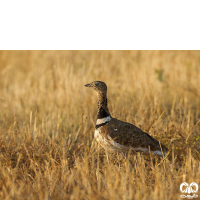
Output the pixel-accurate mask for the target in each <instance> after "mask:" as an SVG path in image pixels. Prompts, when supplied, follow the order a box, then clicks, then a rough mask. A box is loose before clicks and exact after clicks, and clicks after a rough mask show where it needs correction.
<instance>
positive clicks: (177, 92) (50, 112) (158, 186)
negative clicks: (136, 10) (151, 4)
mask: <svg viewBox="0 0 200 200" xmlns="http://www.w3.org/2000/svg"><path fill="white" fill-rule="evenodd" d="M94 80H101V81H104V82H106V84H107V85H108V101H109V105H108V106H109V109H110V113H111V114H112V116H113V117H117V118H118V119H121V120H124V121H127V122H130V123H133V124H135V125H136V126H138V127H140V128H141V129H142V130H144V131H146V132H148V133H149V134H150V135H152V136H153V137H155V138H156V139H158V140H160V141H161V142H162V143H163V144H165V145H166V146H167V147H168V148H169V149H170V153H169V155H168V156H167V157H166V158H165V159H154V158H145V157H144V156H142V155H140V154H137V155H134V154H131V153H130V154H129V155H128V157H125V156H122V155H116V154H109V160H107V159H106V156H105V152H104V150H103V149H101V148H99V147H98V145H97V144H96V142H95V140H94V139H93V134H94V129H95V128H94V127H95V121H96V112H97V99H96V94H95V92H94V91H92V90H90V89H88V88H85V87H84V85H85V84H87V83H90V82H92V81H94ZM199 88H200V51H1V52H0V199H8V200H10V199H11V200H12V199H23V200H24V199H37V200H38V199H41V200H44V199H48V200H53V199H59V200H62V199H71V200H73V199H79V200H80V199H92V200H94V199H140V200H147V199H148V200H151V199H152V200H156V199H158V200H160V199H162V200H163V199H166V200H169V199H179V198H180V195H181V192H180V184H181V183H182V182H184V181H186V182H188V183H189V184H190V183H191V182H196V183H198V184H199V187H200V137H199V136H200V90H199ZM198 195H199V197H200V193H198Z"/></svg>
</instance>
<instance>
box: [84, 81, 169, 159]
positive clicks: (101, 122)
mask: <svg viewBox="0 0 200 200" xmlns="http://www.w3.org/2000/svg"><path fill="white" fill-rule="evenodd" d="M85 86H86V87H92V88H93V89H95V90H96V91H97V96H98V113H97V122H96V130H95V138H96V140H97V141H98V142H99V143H100V145H101V146H103V147H104V148H105V149H107V150H111V151H120V152H126V151H128V150H129V149H132V150H133V151H139V152H143V153H144V154H149V150H150V151H151V153H152V154H157V155H160V156H162V155H164V154H165V153H166V152H167V151H168V149H167V147H165V146H164V145H163V144H161V143H159V142H158V141H157V140H156V139H154V138H153V137H151V136H150V135H149V134H148V133H145V132H144V131H142V130H141V129H139V128H138V127H136V126H134V125H133V124H130V123H127V122H123V121H120V120H118V119H115V118H112V117H111V115H110V113H109V110H108V106H107V86H106V84H105V83H104V82H102V81H94V82H92V83H90V84H87V85H85Z"/></svg>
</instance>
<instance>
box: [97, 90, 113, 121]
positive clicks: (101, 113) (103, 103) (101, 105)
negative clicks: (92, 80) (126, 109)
mask: <svg viewBox="0 0 200 200" xmlns="http://www.w3.org/2000/svg"><path fill="white" fill-rule="evenodd" d="M97 96H98V113H97V119H102V118H106V117H110V118H111V115H110V113H109V110H108V101H107V94H106V93H100V92H99V93H98V94H97Z"/></svg>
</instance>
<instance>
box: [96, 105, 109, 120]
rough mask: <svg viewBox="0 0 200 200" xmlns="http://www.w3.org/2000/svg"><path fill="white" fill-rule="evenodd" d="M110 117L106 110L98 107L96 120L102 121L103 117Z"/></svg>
mask: <svg viewBox="0 0 200 200" xmlns="http://www.w3.org/2000/svg"><path fill="white" fill-rule="evenodd" d="M108 116H110V113H109V111H108V110H105V109H104V108H102V107H100V108H99V110H98V113H97V119H102V118H105V117H108Z"/></svg>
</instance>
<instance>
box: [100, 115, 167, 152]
mask: <svg viewBox="0 0 200 200" xmlns="http://www.w3.org/2000/svg"><path fill="white" fill-rule="evenodd" d="M101 132H102V133H103V134H104V137H105V138H107V137H109V139H112V140H113V141H114V142H115V143H117V144H120V145H123V146H125V147H128V148H130V147H132V148H134V149H140V148H144V149H147V150H149V148H150V150H151V151H157V150H161V148H160V144H159V142H158V141H157V140H156V139H154V138H153V137H151V136H150V135H149V134H147V133H145V132H143V131H142V130H141V129H139V128H138V127H136V126H134V125H133V124H130V123H127V122H123V121H120V120H117V119H115V118H112V119H111V121H110V122H109V123H108V124H106V125H104V126H102V129H101ZM161 146H162V149H163V151H166V150H167V148H166V147H165V146H164V145H162V144H161Z"/></svg>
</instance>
